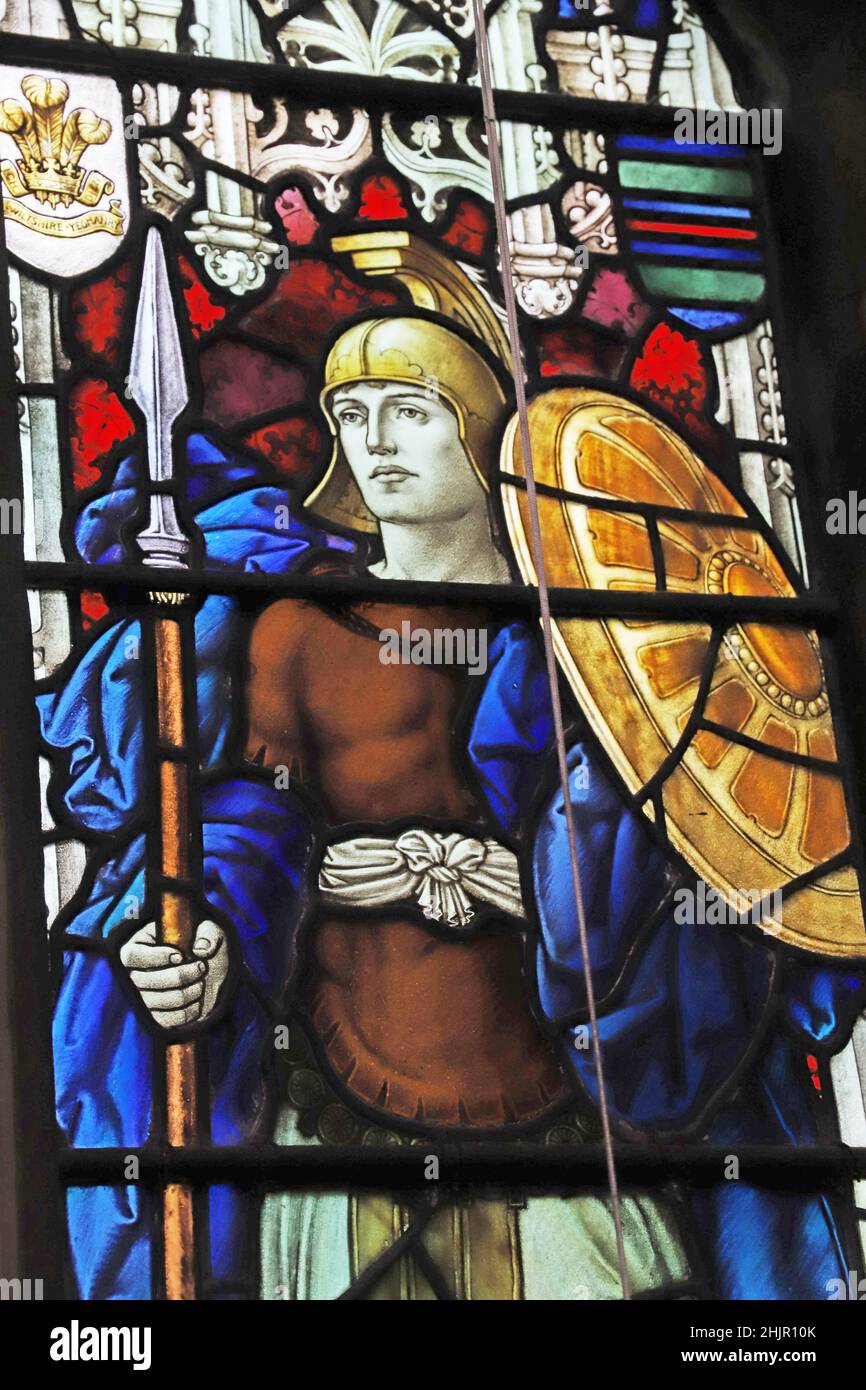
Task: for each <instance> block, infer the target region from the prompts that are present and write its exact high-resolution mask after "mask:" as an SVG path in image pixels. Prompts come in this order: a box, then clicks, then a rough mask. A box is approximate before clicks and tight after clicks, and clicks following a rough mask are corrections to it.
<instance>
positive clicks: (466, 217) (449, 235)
mask: <svg viewBox="0 0 866 1390" xmlns="http://www.w3.org/2000/svg"><path fill="white" fill-rule="evenodd" d="M489 230H490V218H489V217H488V216H487V213H486V212H485V211H484V209H483V208H482V207H481V206H480V205H479V204H478V203H476V202H474V201H471V200H470V199H469V198H463V199H461V201H460V202H459V203H458V205H457V211H456V212H455V214H454V218H453V221H452V222H451V225H450V226H449V228H448V230H447V231H445V232H443V233H442V240H443V241H444V242H447V244H448V245H449V246H456V247H457V248H458V250H460V251H468V252H469V254H470V255H472V256H480V255H481V252H482V251H483V250H484V241H485V238H486V236H487V233H488V232H489Z"/></svg>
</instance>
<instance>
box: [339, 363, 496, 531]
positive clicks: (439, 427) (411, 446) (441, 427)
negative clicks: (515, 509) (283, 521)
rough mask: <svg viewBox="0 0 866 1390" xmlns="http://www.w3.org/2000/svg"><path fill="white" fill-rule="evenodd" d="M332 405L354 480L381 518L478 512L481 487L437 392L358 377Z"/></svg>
mask: <svg viewBox="0 0 866 1390" xmlns="http://www.w3.org/2000/svg"><path fill="white" fill-rule="evenodd" d="M331 409H332V410H333V412H334V416H335V418H336V421H337V428H338V429H339V432H340V443H341V444H342V446H343V453H344V454H345V457H346V461H347V463H348V465H349V467H350V469H351V470H352V474H353V476H354V478H355V482H356V483H357V484H358V487H359V489H360V491H361V496H362V497H363V499H364V501H365V503H366V504H367V507H368V508H369V510H370V511H371V512H372V513H373V516H375V517H376V518H377V519H378V520H379V521H389V522H397V523H402V524H404V525H412V524H413V523H414V524H419V523H425V522H431V521H437V522H438V521H458V520H459V519H460V518H461V517H463V516H465V515H466V514H467V512H469V511H472V510H475V509H477V507H478V503H479V494H480V493H482V492H483V489H482V487H481V483H480V482H479V480H478V478H477V476H476V474H475V471H474V469H473V468H472V465H471V464H470V462H469V459H468V458H467V456H466V451H465V449H464V448H463V445H462V443H461V441H460V435H459V432H458V427H457V418H456V416H455V415H454V413H453V411H452V410H450V409H449V407H448V406H447V405H446V404H445V402H444V401H443V400H442V398H441V397H440V396H437V395H435V394H434V393H433V392H430V394H429V396H428V395H426V394H425V393H424V391H423V390H422V389H421V388H420V387H413V386H411V385H403V384H398V383H396V382H387V381H383V382H381V383H378V382H377V383H371V382H358V383H357V384H355V385H352V386H347V387H344V388H341V389H340V390H338V391H336V392H335V393H334V396H333V398H332V401H331Z"/></svg>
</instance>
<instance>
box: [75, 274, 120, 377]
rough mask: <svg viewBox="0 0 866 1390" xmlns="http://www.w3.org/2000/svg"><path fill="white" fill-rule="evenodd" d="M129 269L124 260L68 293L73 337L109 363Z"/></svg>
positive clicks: (113, 353)
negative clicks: (105, 273) (70, 304)
mask: <svg viewBox="0 0 866 1390" xmlns="http://www.w3.org/2000/svg"><path fill="white" fill-rule="evenodd" d="M130 274H131V270H130V265H129V262H128V261H124V263H123V264H122V265H119V266H118V267H117V269H116V270H114V271H112V273H111V274H110V275H106V276H105V277H104V279H102V280H94V281H93V283H92V284H90V285H83V286H82V287H81V289H78V290H76V291H75V293H74V294H73V296H72V313H73V316H74V325H75V326H74V330H73V331H74V333H75V337H76V340H77V341H78V342H79V343H81V344H82V345H83V346H84V347H86V348H87V349H88V350H89V351H90V352H92V353H93V355H94V356H95V357H104V358H105V360H106V362H107V363H108V364H109V365H112V366H113V365H114V363H115V362H116V360H117V351H118V347H119V346H120V330H121V327H122V324H123V310H124V307H125V305H126V287H127V285H128V284H129V278H130Z"/></svg>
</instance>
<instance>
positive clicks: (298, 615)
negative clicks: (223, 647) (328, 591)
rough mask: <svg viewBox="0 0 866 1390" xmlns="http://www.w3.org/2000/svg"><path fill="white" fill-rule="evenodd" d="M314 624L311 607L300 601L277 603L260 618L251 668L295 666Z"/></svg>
mask: <svg viewBox="0 0 866 1390" xmlns="http://www.w3.org/2000/svg"><path fill="white" fill-rule="evenodd" d="M312 622H313V617H312V615H311V609H310V605H309V604H307V603H304V602H303V601H302V600H300V599H295V598H284V599H277V600H276V601H275V602H274V603H270V604H268V606H267V608H265V609H263V610H262V612H261V613H260V614H259V616H258V617H257V618H256V620H255V622H254V624H253V628H252V633H251V636H250V666H251V667H253V668H256V669H259V670H261V669H263V668H265V667H271V668H273V667H281V666H283V665H284V664H285V663H286V662H287V661H289V662H295V661H297V658H298V656H299V655H300V653H301V650H302V648H303V645H304V642H305V640H306V637H307V635H308V633H309V630H310V627H311V625H312Z"/></svg>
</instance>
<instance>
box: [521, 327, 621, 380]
mask: <svg viewBox="0 0 866 1390" xmlns="http://www.w3.org/2000/svg"><path fill="white" fill-rule="evenodd" d="M624 356H625V345H624V344H622V343H615V342H612V341H611V340H610V339H609V338H602V337H601V336H600V335H599V334H597V333H593V332H592V330H591V329H588V328H576V327H572V328H547V329H542V331H541V332H540V333H539V335H538V361H539V370H540V372H541V375H542V376H603V377H607V379H608V380H609V381H616V380H617V378H618V376H619V373H620V369H621V367H622V363H623V358H624Z"/></svg>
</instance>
